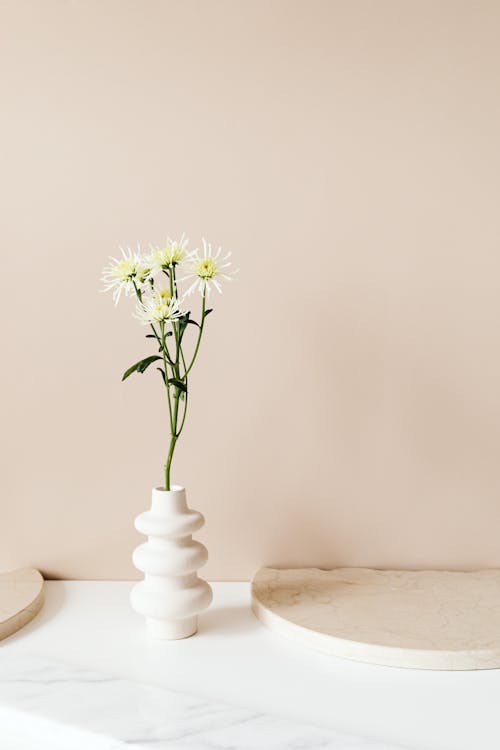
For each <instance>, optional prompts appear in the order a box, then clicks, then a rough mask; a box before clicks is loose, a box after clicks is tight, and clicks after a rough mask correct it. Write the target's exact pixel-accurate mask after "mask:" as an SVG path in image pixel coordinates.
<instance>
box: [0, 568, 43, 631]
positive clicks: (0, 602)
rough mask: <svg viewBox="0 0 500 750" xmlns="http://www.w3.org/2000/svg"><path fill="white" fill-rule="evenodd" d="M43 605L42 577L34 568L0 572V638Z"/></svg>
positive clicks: (29, 618) (18, 626)
mask: <svg viewBox="0 0 500 750" xmlns="http://www.w3.org/2000/svg"><path fill="white" fill-rule="evenodd" d="M42 605H43V578H42V576H41V574H40V573H39V572H38V570H35V569H34V568H22V569H19V570H12V571H10V572H8V573H0V639H2V638H7V636H9V635H12V633H15V632H16V631H17V630H19V629H20V628H22V627H23V626H24V625H26V624H27V623H28V622H29V621H30V620H32V619H33V617H35V615H37V614H38V612H39V611H40V609H41V607H42Z"/></svg>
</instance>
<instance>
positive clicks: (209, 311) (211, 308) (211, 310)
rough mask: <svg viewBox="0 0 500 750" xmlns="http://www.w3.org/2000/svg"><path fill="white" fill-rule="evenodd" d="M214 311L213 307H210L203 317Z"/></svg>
mask: <svg viewBox="0 0 500 750" xmlns="http://www.w3.org/2000/svg"><path fill="white" fill-rule="evenodd" d="M213 311H214V308H213V307H210V308H209V309H208V310H205V314H204V315H203V319H205V318H206V317H207V315H210V313H211V312H213Z"/></svg>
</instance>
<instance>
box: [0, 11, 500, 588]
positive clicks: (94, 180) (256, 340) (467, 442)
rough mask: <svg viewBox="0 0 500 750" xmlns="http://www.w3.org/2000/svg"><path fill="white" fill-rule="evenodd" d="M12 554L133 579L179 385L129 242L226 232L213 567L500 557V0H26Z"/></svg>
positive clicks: (15, 27) (16, 198)
mask: <svg viewBox="0 0 500 750" xmlns="http://www.w3.org/2000/svg"><path fill="white" fill-rule="evenodd" d="M0 14H1V23H0V35H1V39H0V71H1V92H0V93H1V106H2V112H1V118H0V130H1V140H0V148H1V181H2V196H1V218H0V221H1V227H0V229H1V231H0V238H1V242H2V258H3V263H4V265H3V270H2V275H1V278H2V295H1V305H2V308H3V309H2V314H1V316H0V325H1V341H2V366H1V370H0V377H1V390H0V394H1V401H2V403H1V415H2V429H1V434H2V441H3V446H2V470H1V473H0V493H1V496H0V503H1V506H0V507H1V528H0V568H11V567H14V566H18V565H25V564H32V565H37V566H39V567H40V568H41V569H42V570H43V571H44V572H45V573H46V574H47V575H49V576H55V577H68V578H73V577H78V578H115V577H116V578H129V577H132V576H133V575H134V569H133V568H132V566H131V563H130V553H131V550H132V548H133V547H134V546H135V545H136V544H137V542H138V540H139V536H138V535H136V533H135V532H134V531H133V529H132V518H133V517H134V515H136V514H137V513H138V512H139V511H140V510H142V509H144V508H145V507H146V506H147V504H148V502H149V491H150V487H151V486H152V485H154V484H158V483H160V482H161V478H162V464H163V460H164V453H165V447H166V435H165V430H166V411H165V405H164V403H163V401H162V393H161V388H160V385H159V381H158V379H157V377H156V373H153V372H151V373H150V374H147V375H144V376H143V377H135V378H131V379H130V380H129V381H127V382H126V383H124V384H121V383H120V377H121V373H122V372H123V370H124V369H125V367H127V366H128V365H129V364H130V363H131V362H134V361H135V360H136V359H138V358H139V357H140V356H141V355H144V354H146V353H148V350H147V347H146V346H145V344H144V340H143V338H142V337H143V334H144V331H143V329H142V328H141V327H140V326H139V325H138V324H137V323H136V322H134V321H133V320H132V319H130V317H129V314H128V310H127V309H126V305H124V306H123V307H119V308H118V309H117V310H115V309H114V308H113V306H112V304H111V299H110V298H109V297H108V296H104V295H99V294H98V293H97V289H98V278H99V275H100V270H101V267H102V265H103V263H104V261H105V259H106V257H107V256H108V255H109V254H110V253H114V252H115V250H116V247H117V245H118V244H120V243H133V242H135V241H137V240H139V241H142V242H148V241H153V242H160V241H161V240H162V238H163V237H164V235H165V234H166V233H167V232H169V233H170V234H173V235H178V234H180V233H181V232H182V231H183V230H186V231H187V232H188V233H189V234H190V236H192V237H193V238H197V237H199V236H201V235H202V234H203V233H205V234H206V235H207V236H209V237H210V238H212V239H213V240H214V241H220V242H222V243H223V245H224V247H226V248H228V249H232V250H233V251H234V254H235V257H236V258H237V261H238V265H239V266H240V269H241V272H240V275H241V280H240V282H239V283H238V284H237V285H236V284H235V285H233V287H231V288H230V289H228V290H227V293H226V294H224V296H223V297H222V298H221V299H217V300H216V303H217V304H216V312H215V313H214V314H213V315H212V316H211V318H209V320H208V322H209V324H210V325H209V326H208V332H207V336H206V339H205V341H204V344H203V351H202V356H201V357H200V360H199V364H198V365H197V368H196V372H195V373H194V375H193V378H192V409H191V414H190V419H189V424H188V427H187V429H186V431H185V436H184V439H183V441H182V444H181V446H180V448H179V451H178V454H177V461H176V465H175V471H174V478H176V479H177V480H178V481H181V482H182V483H185V484H186V485H187V486H188V488H189V490H190V499H191V503H192V505H193V506H194V507H198V508H200V509H201V510H202V511H203V512H204V513H205V515H206V517H207V526H206V529H205V530H204V532H203V534H202V538H203V540H204V541H205V543H206V544H207V545H208V547H209V549H210V554H211V558H210V563H209V565H208V566H207V568H206V572H207V574H208V576H210V577H212V578H228V579H245V578H247V577H249V576H250V575H251V573H252V572H253V570H254V569H255V568H256V567H257V566H259V565H260V564H262V563H268V564H273V563H278V564H285V565H318V566H332V565H339V564H342V565H355V566H360V565H370V566H383V567H386V566H404V567H407V566H408V567H414V566H423V567H433V566H437V567H448V566H449V567H456V568H462V567H464V568H465V567H471V566H472V567H476V566H495V565H500V544H499V538H498V532H499V525H500V497H499V495H500V462H499V453H500V397H499V392H500V355H499V351H498V349H499V347H498V341H499V337H498V331H499V324H500V294H499V274H500V255H499V242H498V238H499V224H500V220H499V197H500V195H499V193H500V190H499V188H500V176H499V175H500V154H499V132H500V103H499V94H498V91H499V74H500V47H499V45H498V38H499V31H500V4H499V3H497V2H486V1H485V0H482V1H480V2H474V1H473V0H469V2H443V1H442V2H434V1H432V2H431V1H424V2H421V1H420V0H418V1H417V0H415V1H412V2H406V1H404V0H403V1H402V0H393V1H390V0H379V1H378V2H371V1H370V0H355V1H354V2H352V1H350V0H344V1H336V0H330V1H325V2H321V1H320V0H315V1H314V0H313V1H312V2H311V1H310V0H301V1H300V2H297V1H295V0H286V1H285V0H284V1H282V2H281V1H280V0H270V1H268V0H265V1H264V0H258V1H257V2H254V1H251V0H248V1H247V2H246V1H245V2H243V1H241V0H233V1H229V0H227V1H226V0H198V1H197V2H193V1H190V0H186V1H183V2H180V1H175V0H164V1H163V2H160V1H158V0H157V1H154V0H146V1H145V2H139V0H137V1H136V2H132V1H131V0H120V1H118V0H116V1H108V0H104V1H102V0H99V1H98V0H85V1H84V0H80V1H78V0H74V1H73V2H62V0H61V1H59V2H56V1H55V0H44V2H39V1H38V2H35V1H33V2H25V1H23V0H17V1H16V2H14V0H13V1H12V2H5V0H3V1H2V2H0Z"/></svg>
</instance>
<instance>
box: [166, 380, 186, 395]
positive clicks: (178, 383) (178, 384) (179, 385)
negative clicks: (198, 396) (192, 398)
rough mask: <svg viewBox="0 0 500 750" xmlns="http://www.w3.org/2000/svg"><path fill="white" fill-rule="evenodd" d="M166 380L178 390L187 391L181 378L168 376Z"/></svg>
mask: <svg viewBox="0 0 500 750" xmlns="http://www.w3.org/2000/svg"><path fill="white" fill-rule="evenodd" d="M168 382H169V385H175V387H176V388H178V389H179V390H180V391H184V393H187V388H186V385H185V383H183V382H182V380H178V378H169V380H168Z"/></svg>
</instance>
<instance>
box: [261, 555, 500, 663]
mask: <svg viewBox="0 0 500 750" xmlns="http://www.w3.org/2000/svg"><path fill="white" fill-rule="evenodd" d="M252 607H253V610H254V612H255V614H256V616H257V617H258V618H259V619H260V620H261V621H262V622H263V623H264V624H265V625H267V626H268V627H270V628H271V629H273V630H276V631H278V632H281V633H283V634H284V635H287V636H290V637H293V638H295V639H296V640H300V641H302V642H303V643H305V644H306V645H309V646H311V647H313V648H316V649H318V650H321V651H324V652H326V653H329V654H333V655H336V656H342V657H346V658H350V659H356V660H359V661H365V662H372V663H375V664H386V665H390V666H400V667H413V668H420V669H447V670H454V669H491V668H497V667H500V571H499V570H481V571H475V572H467V573H461V572H450V571H431V570H429V571H401V570H371V569H367V568H337V569H334V570H320V569H317V568H303V569H282V570H280V569H277V568H262V569H261V570H259V571H258V572H257V574H256V575H255V577H254V580H253V582H252Z"/></svg>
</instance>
